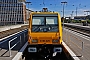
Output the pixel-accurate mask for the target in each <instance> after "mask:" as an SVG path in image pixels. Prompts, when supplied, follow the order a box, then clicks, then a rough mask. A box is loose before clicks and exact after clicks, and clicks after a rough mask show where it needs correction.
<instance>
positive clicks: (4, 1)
mask: <svg viewBox="0 0 90 60" xmlns="http://www.w3.org/2000/svg"><path fill="white" fill-rule="evenodd" d="M24 2H25V0H0V25H12V24H23V23H25V21H26V5H25V3H24Z"/></svg>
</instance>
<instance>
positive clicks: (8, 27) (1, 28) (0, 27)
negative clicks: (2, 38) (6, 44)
mask: <svg viewBox="0 0 90 60" xmlns="http://www.w3.org/2000/svg"><path fill="white" fill-rule="evenodd" d="M24 25H28V24H20V25H9V26H0V32H2V31H6V30H10V29H15V28H19V27H21V26H24Z"/></svg>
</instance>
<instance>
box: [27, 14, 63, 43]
mask: <svg viewBox="0 0 90 60" xmlns="http://www.w3.org/2000/svg"><path fill="white" fill-rule="evenodd" d="M33 14H57V15H58V23H59V32H36V33H35V32H31V27H32V15H33ZM28 37H29V38H28V42H29V44H61V43H62V25H61V17H60V15H59V13H57V12H32V13H31V14H30V20H29V29H28ZM59 37H60V40H59V42H58V43H52V40H54V39H59ZM32 39H35V40H38V43H32V42H31V40H32ZM40 40H47V42H46V41H44V42H41V41H40ZM48 40H49V41H48Z"/></svg>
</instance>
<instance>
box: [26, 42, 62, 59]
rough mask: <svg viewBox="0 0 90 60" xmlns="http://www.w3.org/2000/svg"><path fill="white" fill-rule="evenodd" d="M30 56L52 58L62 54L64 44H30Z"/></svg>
mask: <svg viewBox="0 0 90 60" xmlns="http://www.w3.org/2000/svg"><path fill="white" fill-rule="evenodd" d="M27 51H28V53H27V54H28V56H29V58H30V57H31V58H36V59H39V58H40V59H51V58H54V57H55V56H57V55H58V54H61V52H62V45H52V44H38V45H28V46H27Z"/></svg>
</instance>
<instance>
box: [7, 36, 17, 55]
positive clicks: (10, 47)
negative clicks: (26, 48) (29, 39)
mask: <svg viewBox="0 0 90 60" xmlns="http://www.w3.org/2000/svg"><path fill="white" fill-rule="evenodd" d="M15 39H17V37H15V38H13V39H12V40H10V41H9V43H8V44H9V56H10V57H11V49H12V48H14V47H15V46H16V45H17V44H18V43H19V42H17V43H16V44H14V45H13V46H12V47H11V44H10V43H11V42H12V41H14V40H15Z"/></svg>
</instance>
